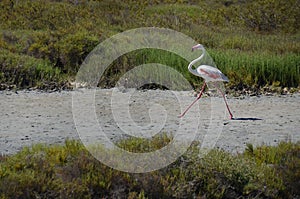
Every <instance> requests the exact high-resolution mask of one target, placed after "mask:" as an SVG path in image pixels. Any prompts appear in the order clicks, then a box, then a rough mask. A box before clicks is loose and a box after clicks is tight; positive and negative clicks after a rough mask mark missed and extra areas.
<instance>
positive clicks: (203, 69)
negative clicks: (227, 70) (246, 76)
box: [178, 44, 233, 119]
mask: <svg viewBox="0 0 300 199" xmlns="http://www.w3.org/2000/svg"><path fill="white" fill-rule="evenodd" d="M195 49H199V50H202V54H201V56H200V57H198V58H197V59H195V60H193V61H191V63H190V64H189V65H188V69H189V71H190V72H191V73H192V74H193V75H196V76H199V77H202V78H203V79H204V84H203V86H202V88H201V91H200V93H199V95H198V96H197V98H196V99H195V100H194V101H193V102H192V103H191V104H190V105H189V106H188V107H187V108H186V109H185V111H184V112H183V113H181V114H180V115H179V116H178V117H183V116H184V115H185V114H186V112H187V111H188V110H189V109H190V108H191V107H192V106H193V105H194V104H195V103H196V102H197V101H198V100H199V99H200V98H201V96H202V93H203V91H204V89H205V86H206V82H212V83H213V84H214V86H215V87H216V88H217V90H218V91H219V92H220V93H221V94H222V96H223V99H224V101H225V104H226V107H227V110H228V112H229V115H230V119H232V118H233V115H232V113H231V111H230V109H229V106H228V103H227V100H226V97H225V94H224V93H223V92H222V91H221V89H220V88H219V87H218V86H217V85H216V82H219V81H222V82H229V80H228V78H227V77H226V76H225V75H224V74H223V73H222V72H221V71H220V70H219V69H217V68H215V67H213V66H209V65H200V66H199V67H197V68H196V69H193V65H194V64H195V63H196V62H198V61H199V60H201V59H202V58H203V57H204V54H205V52H206V51H205V48H204V47H203V45H202V44H197V45H195V46H193V47H192V51H194V50H195Z"/></svg>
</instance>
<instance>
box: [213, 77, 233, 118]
mask: <svg viewBox="0 0 300 199" xmlns="http://www.w3.org/2000/svg"><path fill="white" fill-rule="evenodd" d="M214 86H215V87H216V88H217V90H218V91H219V92H220V93H221V94H222V96H223V99H224V101H225V104H226V107H227V110H228V112H229V115H230V119H232V118H233V115H232V113H231V111H230V109H229V106H228V103H227V100H226V97H225V94H224V93H223V92H222V91H221V89H220V88H219V87H218V86H217V85H216V84H215V83H214Z"/></svg>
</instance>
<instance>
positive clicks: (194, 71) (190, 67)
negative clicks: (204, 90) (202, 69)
mask: <svg viewBox="0 0 300 199" xmlns="http://www.w3.org/2000/svg"><path fill="white" fill-rule="evenodd" d="M201 50H202V54H201V56H200V57H198V58H197V59H194V60H193V61H191V63H190V64H189V66H188V69H189V71H190V72H191V73H192V74H193V75H196V76H199V73H198V72H197V69H193V65H194V64H195V63H196V62H197V61H200V60H201V59H202V58H203V57H204V53H205V50H204V49H201Z"/></svg>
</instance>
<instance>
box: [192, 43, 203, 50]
mask: <svg viewBox="0 0 300 199" xmlns="http://www.w3.org/2000/svg"><path fill="white" fill-rule="evenodd" d="M195 49H204V46H203V45H202V44H197V45H195V46H193V47H192V51H194V50H195Z"/></svg>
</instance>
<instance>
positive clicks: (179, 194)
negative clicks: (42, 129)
mask: <svg viewBox="0 0 300 199" xmlns="http://www.w3.org/2000/svg"><path fill="white" fill-rule="evenodd" d="M170 140H172V137H171V136H167V135H163V136H159V137H155V138H153V139H128V140H126V141H122V142H120V143H118V145H119V146H120V147H121V148H124V149H128V150H129V151H134V152H145V151H152V150H156V149H159V148H161V147H163V146H166V145H167V144H168V143H169V142H170ZM198 150H199V148H198V147H197V143H193V144H192V146H191V147H190V148H189V149H188V151H187V152H186V153H185V154H184V155H183V156H182V157H180V158H179V159H178V160H177V161H176V162H174V163H173V164H171V165H169V166H168V167H166V168H162V169H160V170H158V171H153V172H149V173H144V174H130V173H124V172H121V171H117V170H113V169H111V168H109V167H107V166H105V165H103V164H102V163H100V162H99V161H97V160H96V159H95V158H94V157H93V156H91V155H90V153H89V152H88V151H86V149H85V147H84V146H83V145H82V144H81V143H80V142H79V141H66V142H65V144H64V145H52V146H46V145H41V144H38V145H34V146H32V147H30V148H24V149H23V150H22V151H20V152H19V153H17V154H15V155H11V156H2V157H1V158H0V198H117V197H122V198H194V197H196V198H202V197H204V198H297V197H299V196H300V192H299V189H298V188H299V182H300V168H299V165H300V164H299V163H300V143H290V142H285V143H280V144H279V145H278V146H276V147H271V146H261V147H258V148H254V147H253V146H252V145H250V144H249V145H248V148H247V150H246V151H245V152H244V153H243V154H239V155H232V154H229V153H227V152H224V151H221V150H211V151H210V152H209V153H208V154H207V155H206V156H204V157H202V158H199V156H198V154H199V151H198Z"/></svg>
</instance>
